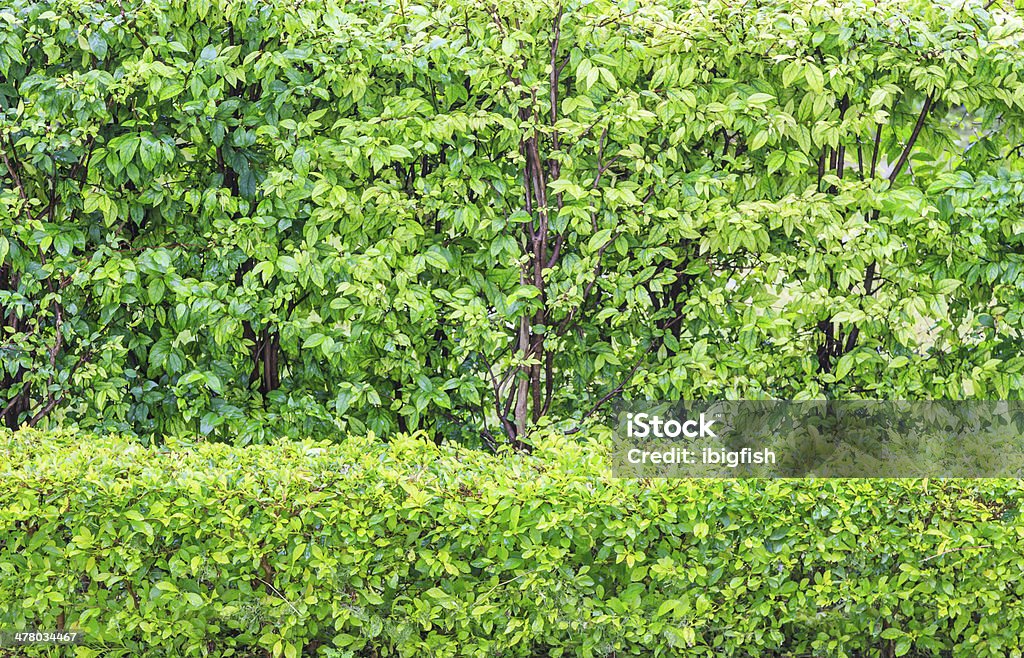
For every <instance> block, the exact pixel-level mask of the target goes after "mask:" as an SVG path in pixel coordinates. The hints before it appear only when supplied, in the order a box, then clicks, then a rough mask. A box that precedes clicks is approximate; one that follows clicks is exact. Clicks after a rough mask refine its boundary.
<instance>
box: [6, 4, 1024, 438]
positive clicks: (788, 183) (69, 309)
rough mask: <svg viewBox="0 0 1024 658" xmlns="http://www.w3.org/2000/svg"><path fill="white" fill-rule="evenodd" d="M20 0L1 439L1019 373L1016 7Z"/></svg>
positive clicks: (940, 391) (513, 415)
mask: <svg viewBox="0 0 1024 658" xmlns="http://www.w3.org/2000/svg"><path fill="white" fill-rule="evenodd" d="M3 5H4V6H3V7H2V8H0V152H2V154H3V157H2V162H0V308H2V312H0V317H2V324H3V331H2V333H0V357H2V364H0V412H2V415H3V418H4V422H5V423H6V424H7V425H8V426H9V427H18V426H20V425H21V424H22V423H26V422H27V423H29V424H33V425H36V424H40V423H51V424H56V423H59V422H63V423H69V422H77V423H79V424H80V425H81V426H82V427H102V428H114V429H117V430H119V431H131V432H134V433H137V434H140V435H145V436H152V435H157V436H159V435H161V434H165V433H172V434H177V433H181V432H197V433H203V434H206V435H209V436H219V437H223V438H231V439H236V438H237V439H239V440H241V441H254V440H255V441H258V440H262V439H264V438H267V437H274V436H279V435H285V434H290V435H296V436H308V435H310V434H314V433H319V434H321V435H327V434H328V433H333V432H337V431H338V429H339V428H341V429H344V430H346V431H349V432H354V433H364V431H365V428H370V429H372V430H374V431H375V432H376V433H378V434H387V435H390V434H392V433H395V432H398V431H413V430H417V429H425V430H428V431H430V432H432V433H433V434H435V435H437V434H445V435H448V436H453V437H454V436H464V437H467V438H469V439H471V440H473V441H488V442H494V443H499V442H501V441H502V440H503V436H504V438H506V439H510V440H513V441H519V440H521V439H522V437H523V435H524V433H525V432H526V431H527V429H528V428H529V426H530V425H531V424H533V423H534V422H536V421H537V420H538V419H539V418H540V417H542V416H545V415H549V416H551V417H554V418H560V419H566V418H571V419H574V420H576V419H579V417H580V416H583V415H585V414H587V413H589V412H591V411H594V410H597V411H600V410H601V409H600V407H601V405H602V403H604V402H606V401H607V400H609V399H613V398H615V397H617V396H618V395H620V394H626V395H633V396H644V397H649V398H657V399H678V398H680V397H684V398H687V397H688V398H699V399H704V398H708V397H742V396H748V397H750V396H752V397H766V396H767V397H779V398H784V399H788V398H822V397H828V398H838V397H844V396H869V397H872V396H873V397H881V398H888V399H891V398H896V399H901V398H902V399H906V398H931V397H942V398H945V397H951V398H960V397H978V398H982V399H988V398H1006V397H1019V396H1020V391H1021V390H1022V388H1024V382H1022V375H1021V367H1022V365H1024V361H1022V358H1021V351H1022V349H1021V346H1022V337H1021V329H1020V327H1021V325H1022V323H1021V310H1022V308H1024V305H1022V303H1021V290H1022V289H1024V285H1022V282H1024V278H1022V277H1024V247H1022V237H1021V236H1022V235H1024V224H1022V223H1021V219H1020V217H1021V212H1022V208H1024V179H1022V166H1021V158H1020V156H1021V148H1020V144H1021V142H1022V141H1024V135H1022V131H1021V126H1022V123H1021V107H1022V105H1024V100H1022V99H1024V95H1022V94H1024V86H1022V80H1021V78H1022V68H1024V48H1022V45H1021V44H1022V20H1021V17H1020V16H1019V15H1018V12H1017V10H1016V9H1014V8H1013V6H1012V3H1010V2H990V1H988V0H878V1H873V0H872V1H866V0H840V1H838V2H824V1H822V2H808V1H804V0H801V1H799V2H790V1H788V0H765V1H760V0H758V1H754V0H746V1H744V0H735V1H730V2H720V1H717V0H712V1H709V2H705V1H703V0H701V1H696V2H690V1H689V0H656V1H651V2H642V3H631V2H618V1H614V0H585V1H584V0H566V1H565V2H554V1H550V0H497V1H495V2H477V1H476V0H425V1H424V2H419V3H416V2H408V1H405V0H395V1H393V0H369V1H365V2H363V1H360V2H346V3H339V2H333V1H326V2H325V1H323V0H298V1H296V0H203V1H198V2H197V1H193V0H102V1H96V0H7V1H6V2H4V3H3ZM574 420H570V421H567V422H574Z"/></svg>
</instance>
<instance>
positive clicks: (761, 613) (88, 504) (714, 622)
mask: <svg viewBox="0 0 1024 658" xmlns="http://www.w3.org/2000/svg"><path fill="white" fill-rule="evenodd" d="M533 438H534V441H535V443H536V449H535V451H534V453H533V455H522V454H520V453H515V452H512V451H511V450H503V451H502V454H499V455H497V456H493V455H489V454H487V453H485V452H483V451H479V450H467V449H465V448H453V447H451V446H441V447H438V446H436V445H434V444H433V443H432V442H431V441H429V440H427V439H426V438H425V437H424V436H414V437H401V436H400V437H397V438H396V439H395V440H394V441H393V442H391V444H382V443H381V442H380V441H379V440H377V439H375V438H373V437H370V438H367V439H350V440H348V441H346V442H344V443H341V444H330V443H319V444H318V443H311V442H308V441H304V442H295V441H281V442H277V443H275V444H274V445H272V446H248V447H235V446H228V445H225V444H209V443H199V444H197V445H191V446H186V445H178V444H169V445H166V446H163V447H160V448H157V447H149V448H145V447H142V446H140V445H139V444H138V442H137V441H135V440H133V439H122V438H116V437H108V438H97V437H83V436H81V435H78V434H74V433H71V432H65V433H59V434H51V435H43V434H41V433H38V432H34V431H27V430H26V431H23V432H21V433H14V434H12V433H10V432H6V431H3V430H0V477H2V478H3V480H4V482H6V483H8V484H9V485H10V486H5V487H3V488H0V627H8V628H25V627H29V626H38V627H40V628H51V629H52V628H57V627H61V628H66V629H71V628H77V629H81V630H82V631H84V632H85V635H86V636H87V637H88V638H90V641H89V642H88V643H87V644H86V645H84V646H83V647H82V648H81V649H79V650H78V653H77V654H76V655H77V656H79V658H82V657H91V656H104V658H111V657H117V656H137V655H146V656H217V657H220V656H230V655H233V656H241V657H248V656H261V657H263V656H268V655H271V656H275V657H277V656H285V658H295V657H296V656H300V655H304V656H313V655H318V656H323V657H331V658H341V657H352V656H394V655H401V656H435V657H442V656H477V657H479V658H484V657H487V658H490V657H491V656H506V657H514V656H522V657H524V658H526V657H534V656H552V657H557V656H581V657H582V656H612V655H614V656H737V657H744V658H746V657H750V656H780V655H786V656H804V655H807V656H809V655H822V656H832V657H836V658H842V657H858V656H887V657H893V656H904V655H908V656H935V657H938V656H953V657H955V658H967V657H970V658H982V657H991V658H1004V657H1007V656H1020V655H1021V639H1022V638H1024V609H1022V608H1021V606H1020V601H1021V598H1022V596H1024V578H1022V575H1024V573H1022V572H1024V562H1022V560H1021V551H1020V546H1021V544H1022V542H1024V526H1022V525H1021V522H1020V511H1021V509H1020V502H1021V491H1020V482H1019V481H1016V480H975V481H954V480H943V481H932V482H929V481H927V480H925V481H921V480H876V481H867V480H845V481H836V480H817V481H808V480H796V481H775V482H765V481H754V480H737V481H694V480H688V481H687V480H653V481H641V480H617V479H612V478H610V477H608V467H607V461H606V458H605V456H604V454H603V450H601V449H600V448H598V447H596V446H597V444H596V443H595V444H588V445H581V444H580V443H578V442H575V441H569V440H567V439H566V438H564V437H561V436H560V433H556V435H554V436H535V437H533ZM694 501H700V503H699V504H695V502H694ZM27 655H34V654H31V653H29V654H27Z"/></svg>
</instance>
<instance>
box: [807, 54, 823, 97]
mask: <svg viewBox="0 0 1024 658" xmlns="http://www.w3.org/2000/svg"><path fill="white" fill-rule="evenodd" d="M804 80H806V81H807V86H808V87H810V88H811V91H813V92H814V93H816V94H820V93H822V92H823V91H825V76H824V75H822V73H821V69H819V68H818V67H817V66H815V65H814V64H812V63H810V62H808V63H807V64H806V65H805V66H804Z"/></svg>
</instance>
